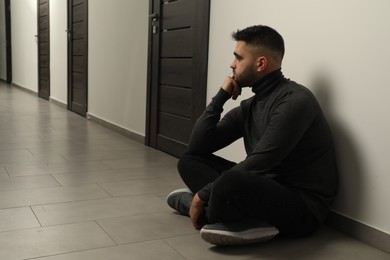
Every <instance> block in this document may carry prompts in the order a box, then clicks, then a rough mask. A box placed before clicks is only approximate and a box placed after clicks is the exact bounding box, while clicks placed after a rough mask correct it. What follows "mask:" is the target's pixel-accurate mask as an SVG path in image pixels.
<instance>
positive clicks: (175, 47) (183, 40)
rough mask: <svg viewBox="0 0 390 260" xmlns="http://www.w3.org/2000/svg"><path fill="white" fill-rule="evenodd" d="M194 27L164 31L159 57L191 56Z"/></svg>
mask: <svg viewBox="0 0 390 260" xmlns="http://www.w3.org/2000/svg"><path fill="white" fill-rule="evenodd" d="M193 36H194V29H192V28H189V29H180V30H175V31H164V32H163V36H162V44H161V57H166V58H173V57H176V58H186V57H191V58H192V56H193V51H194V46H193V44H194V39H193Z"/></svg>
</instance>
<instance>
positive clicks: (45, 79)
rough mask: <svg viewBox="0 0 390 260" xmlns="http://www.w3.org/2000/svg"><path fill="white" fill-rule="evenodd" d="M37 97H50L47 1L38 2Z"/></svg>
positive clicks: (40, 0)
mask: <svg viewBox="0 0 390 260" xmlns="http://www.w3.org/2000/svg"><path fill="white" fill-rule="evenodd" d="M37 3H38V96H39V97H41V98H44V99H49V97H50V34H49V31H50V28H49V0H39V1H38V2H37Z"/></svg>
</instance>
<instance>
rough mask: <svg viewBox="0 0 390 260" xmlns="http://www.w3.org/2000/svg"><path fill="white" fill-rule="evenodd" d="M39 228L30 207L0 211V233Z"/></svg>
mask: <svg viewBox="0 0 390 260" xmlns="http://www.w3.org/2000/svg"><path fill="white" fill-rule="evenodd" d="M40 226H41V225H40V224H39V222H38V220H37V218H36V217H35V215H34V213H33V212H32V210H31V208H30V207H23V208H12V209H2V210H0V232H4V231H10V230H17V229H26V228H34V227H40Z"/></svg>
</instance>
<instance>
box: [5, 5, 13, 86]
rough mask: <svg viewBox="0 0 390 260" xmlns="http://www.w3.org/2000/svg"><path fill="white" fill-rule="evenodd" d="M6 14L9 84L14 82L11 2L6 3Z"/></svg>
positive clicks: (7, 79)
mask: <svg viewBox="0 0 390 260" xmlns="http://www.w3.org/2000/svg"><path fill="white" fill-rule="evenodd" d="M4 13H5V45H6V47H5V48H6V68H7V72H6V77H7V78H6V81H7V83H8V84H10V83H11V82H12V48H11V8H10V0H5V1H4Z"/></svg>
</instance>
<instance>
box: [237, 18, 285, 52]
mask: <svg viewBox="0 0 390 260" xmlns="http://www.w3.org/2000/svg"><path fill="white" fill-rule="evenodd" d="M232 37H233V39H235V40H236V41H244V42H246V43H247V44H250V45H253V46H263V47H265V48H267V49H269V50H271V51H273V52H275V53H277V54H278V56H280V58H281V59H283V56H284V40H283V37H282V36H281V35H280V34H279V33H278V32H277V31H276V30H275V29H272V28H271V27H268V26H265V25H254V26H250V27H247V28H245V29H243V30H237V31H236V32H233V33H232Z"/></svg>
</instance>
